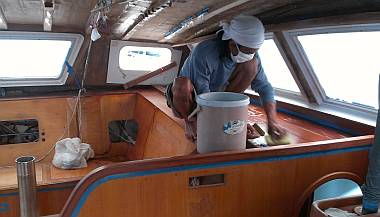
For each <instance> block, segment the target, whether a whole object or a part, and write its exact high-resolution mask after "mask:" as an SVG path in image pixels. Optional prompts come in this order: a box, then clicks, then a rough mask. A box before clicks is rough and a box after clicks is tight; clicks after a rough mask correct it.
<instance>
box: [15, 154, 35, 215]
mask: <svg viewBox="0 0 380 217" xmlns="http://www.w3.org/2000/svg"><path fill="white" fill-rule="evenodd" d="M34 161H35V158H34V157H33V156H23V157H19V158H17V159H16V168H17V182H18V189H19V197H20V217H38V216H39V214H38V208H37V189H36V171H35V166H34Z"/></svg>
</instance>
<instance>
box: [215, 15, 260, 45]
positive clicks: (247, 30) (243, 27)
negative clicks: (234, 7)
mask: <svg viewBox="0 0 380 217" xmlns="http://www.w3.org/2000/svg"><path fill="white" fill-rule="evenodd" d="M221 25H222V27H223V31H224V33H223V37H222V40H229V39H232V40H234V41H235V42H236V43H238V44H239V45H242V46H245V47H249V48H255V49H258V48H260V46H261V45H262V44H263V43H264V39H265V36H264V31H265V30H264V26H263V24H262V23H261V21H260V20H259V19H257V18H256V17H254V16H249V15H238V16H236V17H234V18H233V19H232V20H231V22H230V23H221Z"/></svg>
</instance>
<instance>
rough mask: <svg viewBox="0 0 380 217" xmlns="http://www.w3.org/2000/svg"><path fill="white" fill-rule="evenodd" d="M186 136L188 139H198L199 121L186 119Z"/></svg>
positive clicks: (193, 140)
mask: <svg viewBox="0 0 380 217" xmlns="http://www.w3.org/2000/svg"><path fill="white" fill-rule="evenodd" d="M185 136H186V138H187V139H188V140H190V141H192V142H195V141H196V140H197V121H196V119H195V120H185Z"/></svg>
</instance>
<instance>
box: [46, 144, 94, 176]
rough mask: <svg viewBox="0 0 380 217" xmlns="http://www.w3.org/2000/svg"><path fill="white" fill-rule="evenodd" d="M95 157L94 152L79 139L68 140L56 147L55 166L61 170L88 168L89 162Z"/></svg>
mask: <svg viewBox="0 0 380 217" xmlns="http://www.w3.org/2000/svg"><path fill="white" fill-rule="evenodd" d="M93 157H94V150H92V148H91V146H90V145H89V144H86V143H81V140H80V139H79V138H66V139H63V140H60V141H58V142H57V143H56V145H55V154H54V158H53V162H52V163H53V165H54V166H56V167H58V168H61V169H78V168H84V167H87V160H88V159H89V158H93Z"/></svg>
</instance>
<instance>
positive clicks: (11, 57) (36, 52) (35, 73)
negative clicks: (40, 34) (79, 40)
mask: <svg viewBox="0 0 380 217" xmlns="http://www.w3.org/2000/svg"><path fill="white" fill-rule="evenodd" d="M71 44H72V42H71V41H58V40H18V39H0V47H1V52H0V79H4V80H17V79H25V78H26V79H28V78H59V77H60V76H61V75H62V72H63V70H62V69H63V66H64V62H65V60H66V57H67V55H68V53H69V50H70V47H71Z"/></svg>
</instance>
